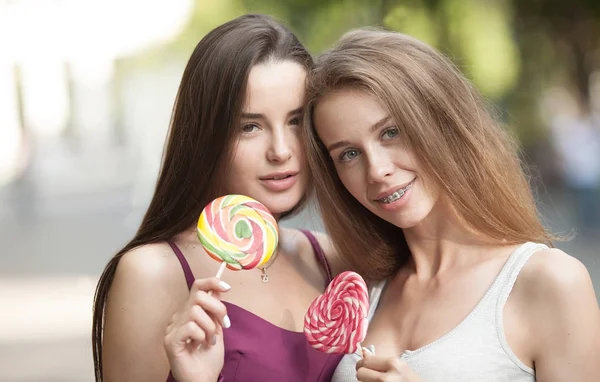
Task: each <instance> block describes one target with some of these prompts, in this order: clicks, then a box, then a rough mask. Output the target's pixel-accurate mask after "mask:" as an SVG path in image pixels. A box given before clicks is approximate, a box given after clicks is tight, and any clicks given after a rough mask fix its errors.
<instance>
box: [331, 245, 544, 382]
mask: <svg viewBox="0 0 600 382" xmlns="http://www.w3.org/2000/svg"><path fill="white" fill-rule="evenodd" d="M542 248H548V247H547V246H545V245H543V244H536V243H525V244H523V245H522V246H520V247H519V248H517V249H516V250H515V251H514V252H513V253H512V254H511V256H510V257H509V258H508V260H507V261H506V264H505V265H504V267H503V268H502V270H501V271H500V273H499V274H498V276H497V277H496V279H495V280H494V282H493V283H492V286H491V287H490V288H489V289H488V290H487V292H486V293H485V295H484V296H483V297H482V299H481V300H480V301H479V303H478V304H477V305H476V306H475V308H474V309H473V310H472V311H471V312H470V313H469V315H468V316H467V317H466V318H465V319H464V320H463V321H462V322H461V323H460V324H458V325H457V326H456V327H455V328H454V329H452V330H451V331H450V332H448V333H447V334H446V335H444V336H443V337H441V338H439V339H437V340H436V341H434V342H432V343H430V344H428V345H426V346H423V347H421V348H419V349H416V350H412V351H411V350H406V351H405V352H403V353H402V354H401V355H400V359H402V360H403V361H405V362H406V363H407V364H408V366H409V367H410V368H411V369H412V370H414V371H415V372H416V373H417V374H418V375H419V376H420V377H421V378H422V379H423V380H425V381H427V382H481V381H497V382H505V381H506V382H531V381H535V371H534V370H533V369H532V368H530V367H528V366H526V365H525V364H524V363H523V362H521V361H520V360H519V359H518V358H517V356H515V354H514V353H513V352H512V351H511V349H510V347H509V346H508V343H507V341H506V337H505V335H504V326H503V322H502V321H503V314H502V313H503V309H504V305H505V303H506V300H507V299H508V295H509V294H510V292H511V290H512V288H513V285H514V284H515V281H516V279H517V276H518V275H519V272H520V271H521V269H522V268H523V266H524V265H525V263H526V262H527V260H529V257H530V256H531V255H532V254H533V252H535V251H536V250H538V249H542ZM384 286H385V281H383V282H381V283H379V284H378V285H374V286H373V287H372V288H371V290H370V301H371V306H370V309H369V316H368V319H369V321H370V320H371V318H372V317H373V314H374V313H375V310H376V309H377V304H378V303H379V298H380V297H381V292H382V290H383V288H384ZM359 359H360V356H359V355H358V354H348V355H345V356H344V358H342V361H341V362H340V364H339V365H338V367H337V369H336V371H335V373H334V375H333V379H332V382H356V381H357V379H356V368H355V367H356V362H358V360H359Z"/></svg>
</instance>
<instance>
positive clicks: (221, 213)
mask: <svg viewBox="0 0 600 382" xmlns="http://www.w3.org/2000/svg"><path fill="white" fill-rule="evenodd" d="M197 228H198V229H197V231H198V238H199V239H200V243H202V246H203V247H204V249H205V250H206V252H207V253H208V254H209V255H210V257H212V258H213V259H215V260H217V261H219V262H221V267H220V268H219V271H218V272H217V277H221V275H222V273H223V271H224V269H225V267H227V268H229V269H231V270H234V271H239V270H242V269H252V268H256V267H259V268H260V267H262V266H264V265H265V264H266V263H267V262H268V261H269V259H270V258H271V255H273V252H274V251H275V248H277V242H278V239H279V235H278V231H277V222H276V221H275V218H274V217H273V215H271V213H270V212H269V210H268V209H267V208H266V207H265V206H264V205H262V204H261V203H259V202H258V201H256V200H254V199H252V198H250V197H247V196H244V195H226V196H222V197H220V198H217V199H215V200H213V201H212V202H211V203H209V204H208V205H207V206H206V207H205V208H204V210H202V213H201V214H200V218H199V219H198V227H197ZM263 278H264V276H263ZM263 281H264V280H263Z"/></svg>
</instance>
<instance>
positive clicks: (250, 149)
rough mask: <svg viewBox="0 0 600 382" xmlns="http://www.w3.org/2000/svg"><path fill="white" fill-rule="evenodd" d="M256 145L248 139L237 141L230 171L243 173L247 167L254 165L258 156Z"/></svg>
mask: <svg viewBox="0 0 600 382" xmlns="http://www.w3.org/2000/svg"><path fill="white" fill-rule="evenodd" d="M258 147H259V146H258V145H256V144H255V145H254V146H253V145H252V144H250V142H249V141H240V142H238V143H237V145H236V147H235V149H234V151H233V158H232V160H231V167H230V171H231V172H232V173H235V174H243V173H245V172H247V170H248V169H249V168H252V167H256V161H257V157H258V150H257V148H258Z"/></svg>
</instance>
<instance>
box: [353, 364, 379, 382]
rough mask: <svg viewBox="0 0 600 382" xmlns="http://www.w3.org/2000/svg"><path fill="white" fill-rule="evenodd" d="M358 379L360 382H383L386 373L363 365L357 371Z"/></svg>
mask: <svg viewBox="0 0 600 382" xmlns="http://www.w3.org/2000/svg"><path fill="white" fill-rule="evenodd" d="M356 379H358V380H359V381H360V382H381V381H384V380H385V373H382V372H380V371H377V370H373V369H369V368H366V367H361V368H359V369H358V370H357V371H356Z"/></svg>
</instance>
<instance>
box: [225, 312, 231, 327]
mask: <svg viewBox="0 0 600 382" xmlns="http://www.w3.org/2000/svg"><path fill="white" fill-rule="evenodd" d="M223 327H224V328H225V329H229V327H231V321H230V320H229V316H228V315H225V317H223Z"/></svg>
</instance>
